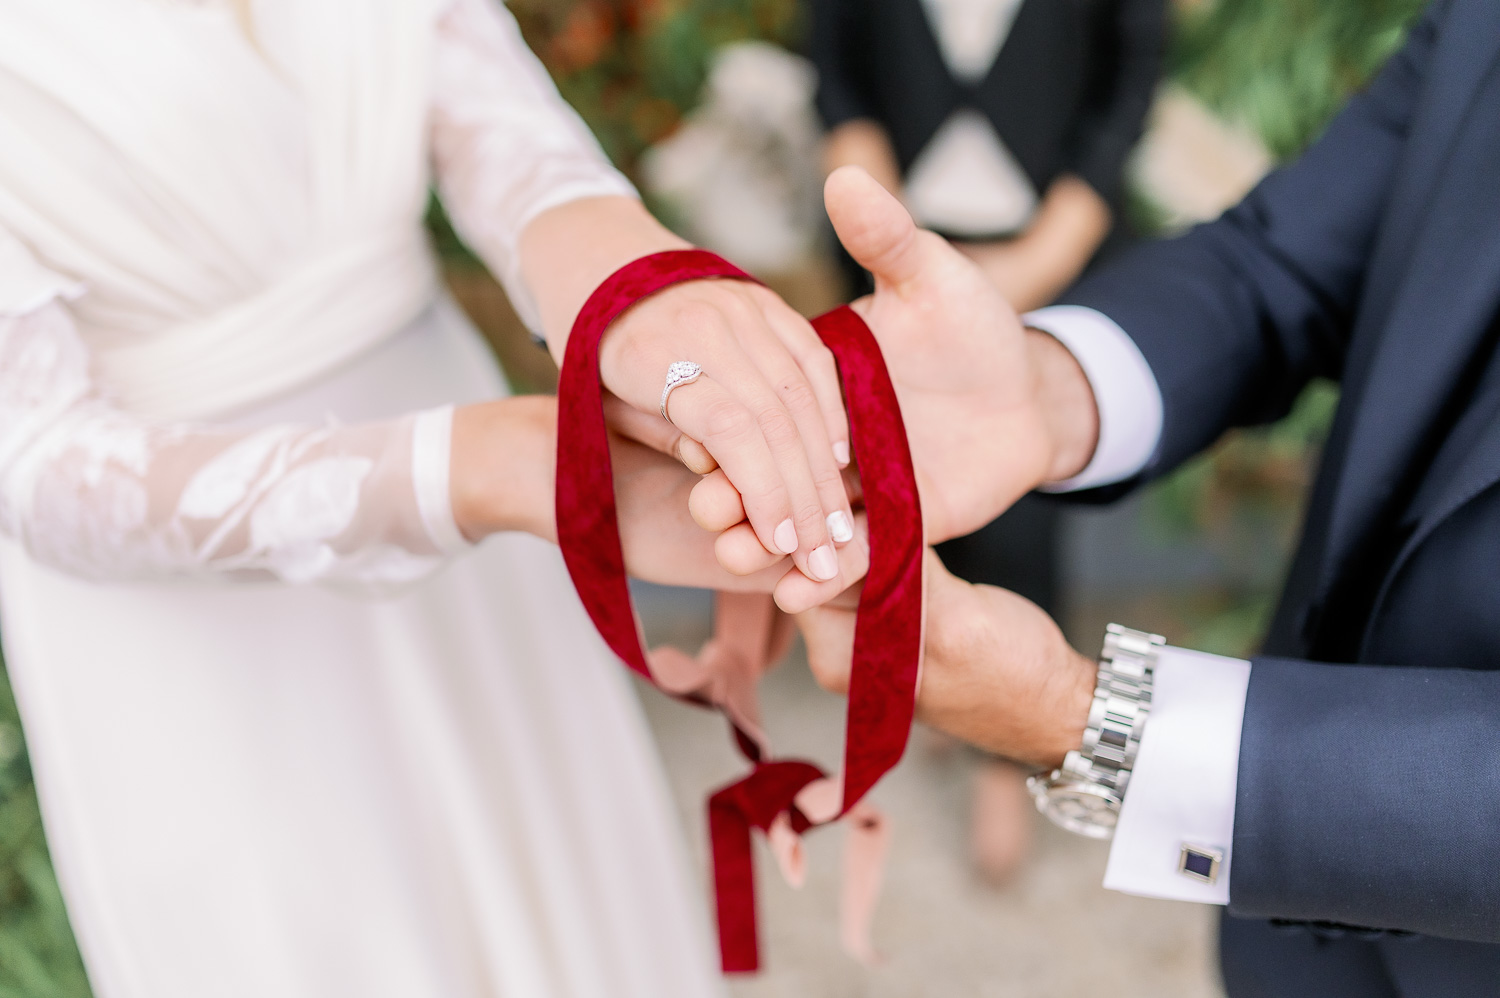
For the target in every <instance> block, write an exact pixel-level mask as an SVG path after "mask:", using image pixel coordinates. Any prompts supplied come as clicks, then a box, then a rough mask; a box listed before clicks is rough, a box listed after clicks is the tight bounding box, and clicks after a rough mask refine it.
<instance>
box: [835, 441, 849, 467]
mask: <svg viewBox="0 0 1500 998" xmlns="http://www.w3.org/2000/svg"><path fill="white" fill-rule="evenodd" d="M833 459H834V460H835V461H837V462H838V463H839V467H840V468H847V467H849V443H848V441H845V440H840V441H839V442H838V443H836V444H834V445H833Z"/></svg>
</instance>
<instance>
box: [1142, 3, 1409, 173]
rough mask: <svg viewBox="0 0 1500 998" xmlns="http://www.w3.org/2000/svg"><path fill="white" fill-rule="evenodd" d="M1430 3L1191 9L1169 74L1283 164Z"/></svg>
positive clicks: (1181, 20)
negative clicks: (1242, 127)
mask: <svg viewBox="0 0 1500 998" xmlns="http://www.w3.org/2000/svg"><path fill="white" fill-rule="evenodd" d="M1423 6H1424V0H1218V2H1208V3H1196V4H1188V5H1185V6H1184V8H1183V9H1182V10H1181V12H1180V14H1179V16H1178V24H1177V32H1176V38H1175V40H1174V43H1173V46H1172V54H1171V63H1170V66H1169V72H1170V74H1171V75H1172V76H1173V77H1174V78H1175V79H1176V80H1178V81H1179V82H1181V83H1182V84H1183V85H1184V86H1186V87H1187V89H1188V90H1189V91H1191V92H1192V93H1193V94H1194V95H1196V96H1197V97H1198V98H1199V99H1200V100H1202V101H1203V102H1204V103H1205V104H1207V105H1208V106H1209V107H1210V108H1212V109H1213V110H1214V111H1216V112H1218V113H1219V114H1220V115H1221V116H1222V117H1224V118H1226V119H1229V120H1233V121H1242V122H1244V123H1246V124H1248V125H1249V126H1250V128H1251V129H1252V130H1253V131H1254V132H1255V133H1256V134H1257V135H1259V136H1260V137H1261V139H1262V140H1263V141H1264V142H1265V144H1266V148H1268V149H1269V150H1270V151H1271V154H1272V155H1273V156H1275V157H1277V158H1278V159H1285V158H1286V157H1288V156H1293V155H1296V154H1297V153H1298V152H1300V151H1301V150H1302V149H1303V148H1304V147H1305V146H1306V145H1307V144H1308V143H1309V142H1311V141H1312V140H1313V139H1314V138H1316V137H1317V136H1318V134H1319V133H1320V132H1322V130H1323V126H1324V125H1326V124H1327V123H1328V121H1329V119H1330V118H1332V117H1333V115H1334V114H1335V113H1336V112H1337V111H1338V109H1339V108H1341V107H1343V105H1344V101H1346V100H1347V99H1348V98H1349V95H1350V94H1352V93H1353V92H1354V91H1355V90H1357V89H1358V88H1359V87H1360V86H1362V85H1363V84H1364V82H1365V81H1366V80H1367V79H1369V77H1370V74H1371V73H1373V72H1374V71H1375V69H1377V68H1378V67H1379V66H1380V64H1381V63H1382V62H1384V61H1385V59H1386V58H1387V57H1388V56H1389V55H1390V54H1391V53H1392V52H1394V51H1395V50H1396V47H1397V46H1399V45H1400V44H1401V40H1402V38H1403V37H1404V36H1405V33H1406V29H1407V27H1408V26H1409V25H1410V24H1411V21H1412V19H1413V18H1414V17H1415V16H1416V15H1417V13H1418V12H1419V11H1420V10H1421V9H1422V7H1423Z"/></svg>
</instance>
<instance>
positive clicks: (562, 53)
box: [548, 0, 620, 73]
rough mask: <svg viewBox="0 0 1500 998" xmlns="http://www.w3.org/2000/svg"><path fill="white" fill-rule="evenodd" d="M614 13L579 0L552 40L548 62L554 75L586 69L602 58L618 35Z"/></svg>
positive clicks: (593, 0) (599, 2)
mask: <svg viewBox="0 0 1500 998" xmlns="http://www.w3.org/2000/svg"><path fill="white" fill-rule="evenodd" d="M619 30H620V26H619V21H618V20H617V19H616V17H615V12H614V11H613V10H612V9H611V8H610V6H609V5H608V4H606V3H604V2H603V0H583V2H582V3H579V4H578V5H577V6H575V7H574V8H573V9H572V10H571V11H570V12H569V13H568V19H567V21H565V22H564V23H563V27H562V30H561V31H559V32H558V33H557V34H556V35H554V36H553V37H552V41H551V43H550V45H549V46H548V48H549V53H548V54H549V59H548V62H550V63H551V65H552V69H553V71H554V72H556V73H576V72H578V71H580V70H584V69H588V68H589V67H590V66H593V65H595V64H597V63H598V62H599V60H600V59H602V58H603V57H604V54H605V52H607V51H608V50H609V47H610V45H611V44H612V43H613V42H614V40H615V36H616V35H617V34H619Z"/></svg>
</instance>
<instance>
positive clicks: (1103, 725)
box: [1060, 624, 1166, 800]
mask: <svg viewBox="0 0 1500 998" xmlns="http://www.w3.org/2000/svg"><path fill="white" fill-rule="evenodd" d="M1165 644H1166V639H1165V638H1163V637H1162V636H1161V635H1159V634H1149V633H1147V632H1145V631H1137V630H1133V629H1131V628H1128V627H1122V626H1120V625H1119V624H1110V625H1109V628H1108V629H1107V631H1106V632H1105V636H1104V650H1103V651H1102V652H1101V653H1100V655H1099V678H1098V681H1097V683H1096V685H1095V687H1094V700H1093V703H1092V704H1091V705H1090V706H1089V720H1088V726H1087V727H1086V728H1085V729H1084V734H1083V746H1082V747H1081V748H1079V749H1075V750H1073V751H1072V752H1069V753H1068V755H1067V758H1066V759H1065V760H1064V761H1063V765H1062V770H1061V774H1060V775H1064V776H1071V777H1074V778H1076V779H1079V780H1083V781H1085V782H1088V783H1096V784H1100V785H1102V786H1104V787H1106V788H1108V789H1109V790H1110V791H1111V792H1112V793H1113V794H1114V796H1115V797H1116V798H1117V799H1121V800H1123V799H1124V796H1125V790H1126V787H1128V786H1129V784H1130V774H1131V772H1132V771H1133V770H1134V768H1135V758H1136V754H1137V753H1138V752H1139V751H1140V747H1141V733H1142V732H1143V731H1144V730H1145V727H1146V720H1147V718H1148V717H1149V716H1150V714H1151V688H1152V672H1153V671H1154V670H1155V668H1156V658H1157V654H1158V652H1159V651H1160V649H1161V648H1162V646H1164V645H1165Z"/></svg>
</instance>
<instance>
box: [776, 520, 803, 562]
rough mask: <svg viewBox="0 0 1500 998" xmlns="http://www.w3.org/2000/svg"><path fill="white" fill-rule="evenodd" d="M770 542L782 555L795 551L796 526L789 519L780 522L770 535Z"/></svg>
mask: <svg viewBox="0 0 1500 998" xmlns="http://www.w3.org/2000/svg"><path fill="white" fill-rule="evenodd" d="M771 542H772V543H773V544H775V545H776V550H778V551H780V552H781V553H782V554H791V553H792V552H793V551H795V550H797V525H796V524H794V523H793V522H792V521H791V519H785V520H782V521H781V525H780V526H778V527H777V528H776V532H775V533H774V534H772V535H771Z"/></svg>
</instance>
